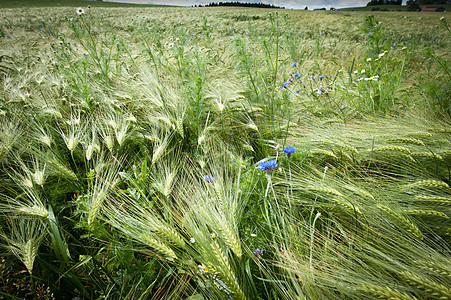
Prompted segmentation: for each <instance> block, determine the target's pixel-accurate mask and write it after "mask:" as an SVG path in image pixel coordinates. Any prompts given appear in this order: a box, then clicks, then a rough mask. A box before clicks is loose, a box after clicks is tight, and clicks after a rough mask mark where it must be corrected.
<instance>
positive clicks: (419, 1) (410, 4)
mask: <svg viewBox="0 0 451 300" xmlns="http://www.w3.org/2000/svg"><path fill="white" fill-rule="evenodd" d="M447 3H448V1H447V0H407V3H406V6H407V10H410V11H420V10H421V9H420V5H429V4H447Z"/></svg>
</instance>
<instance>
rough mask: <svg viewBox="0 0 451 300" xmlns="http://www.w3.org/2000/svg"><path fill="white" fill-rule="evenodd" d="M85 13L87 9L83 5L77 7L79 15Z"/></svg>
mask: <svg viewBox="0 0 451 300" xmlns="http://www.w3.org/2000/svg"><path fill="white" fill-rule="evenodd" d="M84 14H85V10H84V9H83V8H81V7H79V8H77V15H79V16H81V15H84Z"/></svg>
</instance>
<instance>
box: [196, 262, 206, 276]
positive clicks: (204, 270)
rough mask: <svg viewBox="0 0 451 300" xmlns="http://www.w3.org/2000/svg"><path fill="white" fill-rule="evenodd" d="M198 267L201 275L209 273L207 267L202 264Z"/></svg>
mask: <svg viewBox="0 0 451 300" xmlns="http://www.w3.org/2000/svg"><path fill="white" fill-rule="evenodd" d="M198 267H199V272H200V273H201V274H205V273H208V269H207V266H205V265H204V264H200V265H198Z"/></svg>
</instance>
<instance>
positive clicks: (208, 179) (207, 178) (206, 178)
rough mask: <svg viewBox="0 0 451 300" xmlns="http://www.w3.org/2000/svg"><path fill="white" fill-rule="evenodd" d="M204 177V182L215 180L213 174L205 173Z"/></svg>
mask: <svg viewBox="0 0 451 300" xmlns="http://www.w3.org/2000/svg"><path fill="white" fill-rule="evenodd" d="M204 179H205V181H206V182H215V181H216V178H215V177H213V176H210V175H205V176H204Z"/></svg>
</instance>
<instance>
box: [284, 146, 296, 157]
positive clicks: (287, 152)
mask: <svg viewBox="0 0 451 300" xmlns="http://www.w3.org/2000/svg"><path fill="white" fill-rule="evenodd" d="M295 151H296V149H294V147H291V146H288V147H285V148H283V152H285V153H286V154H287V157H288V158H290V156H291V154H292V153H294V152H295Z"/></svg>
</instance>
